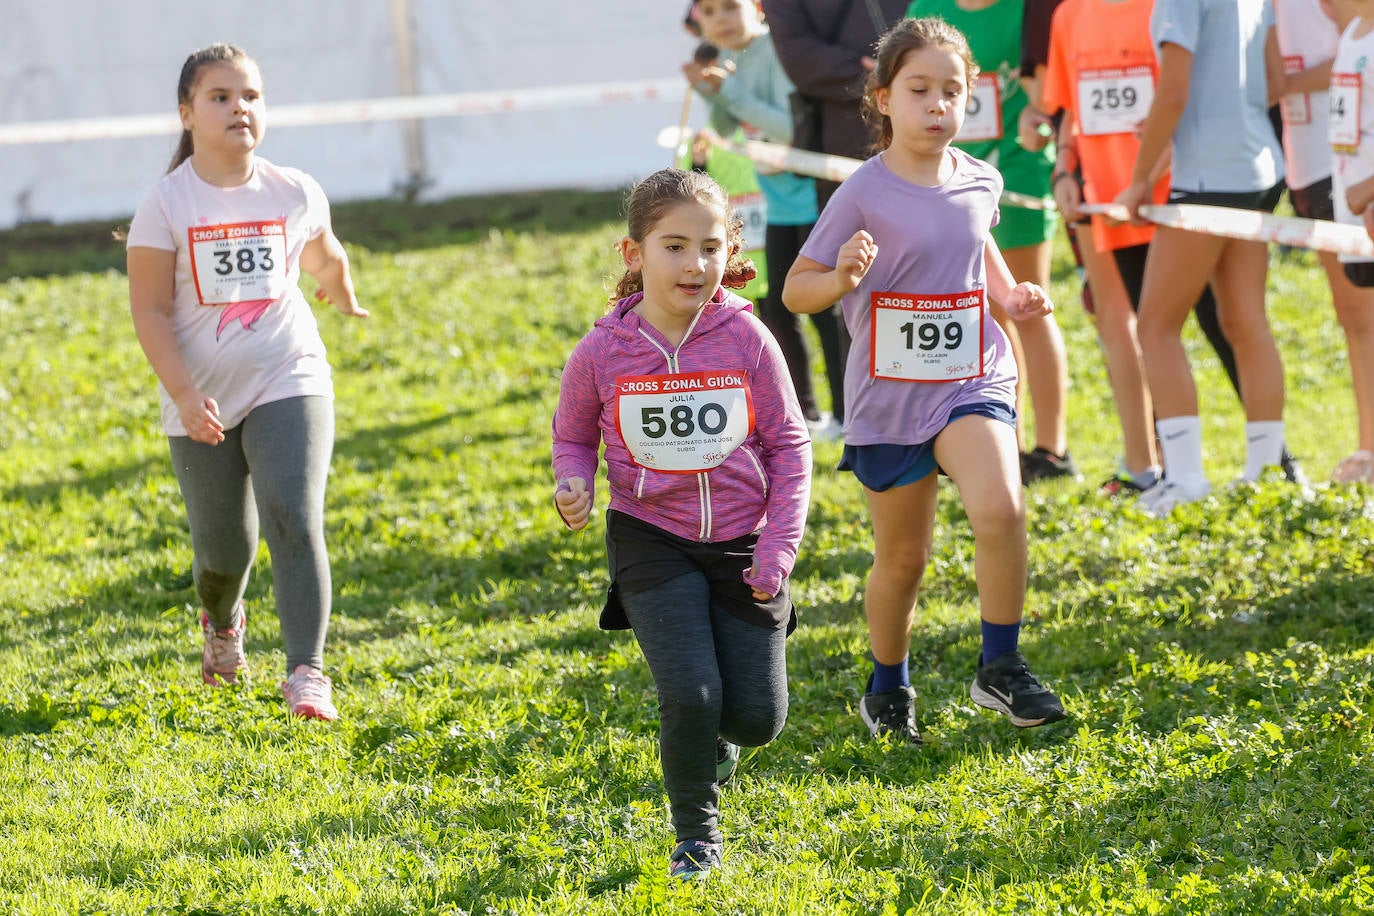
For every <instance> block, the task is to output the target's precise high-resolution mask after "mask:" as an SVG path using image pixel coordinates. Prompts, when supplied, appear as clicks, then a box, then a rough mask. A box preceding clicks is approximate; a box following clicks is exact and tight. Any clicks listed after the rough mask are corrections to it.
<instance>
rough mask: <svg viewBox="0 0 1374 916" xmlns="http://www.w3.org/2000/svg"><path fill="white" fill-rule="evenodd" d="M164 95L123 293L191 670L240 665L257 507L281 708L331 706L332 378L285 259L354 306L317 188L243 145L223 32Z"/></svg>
mask: <svg viewBox="0 0 1374 916" xmlns="http://www.w3.org/2000/svg"><path fill="white" fill-rule="evenodd" d="M177 102H178V111H179V112H180V114H181V123H182V126H183V127H184V130H183V132H182V137H181V143H180V146H179V148H178V150H177V153H176V155H175V157H174V158H173V160H172V164H171V167H170V168H169V170H168V172H167V175H166V177H164V178H163V179H162V181H161V182H159V183H158V184H157V186H156V187H154V188H153V190H152V191H151V192H149V193H148V195H147V196H146V197H145V198H144V199H143V202H142V203H141V204H140V205H139V208H138V212H137V213H136V214H135V215H134V219H133V223H132V224H131V226H130V227H129V234H128V246H129V252H128V259H129V302H130V309H131V311H132V314H133V321H134V329H135V331H136V332H137V334H138V340H139V343H140V344H142V346H143V351H144V353H146V354H147V356H148V361H149V362H150V363H152V366H153V370H154V371H155V372H156V373H157V377H158V382H159V386H158V387H159V390H160V391H161V394H162V425H163V428H164V429H165V430H166V432H167V436H168V440H169V442H170V447H171V452H172V464H173V466H174V468H175V470H176V475H177V482H178V483H179V484H180V485H181V494H182V498H183V499H184V500H185V502H186V515H187V518H188V519H189V521H190V526H191V544H192V547H193V549H194V552H195V558H194V561H193V563H192V572H193V575H194V579H195V585H196V591H197V593H198V594H199V596H200V600H201V603H202V605H203V607H204V610H203V611H202V613H201V621H200V622H201V628H202V630H203V632H204V636H205V647H204V651H203V653H202V656H201V677H202V678H203V679H204V681H205V682H206V683H207V684H217V683H221V682H223V683H234V682H235V681H237V680H238V679H239V678H241V677H244V676H245V675H246V674H247V670H246V660H245V658H244V653H243V634H244V630H245V627H246V621H245V615H244V606H243V592H244V588H245V586H246V585H247V583H248V574H249V572H250V571H251V569H252V565H253V555H254V553H255V552H256V550H257V546H258V522H259V518H261V519H262V521H263V522H264V523H265V524H264V528H265V534H266V537H267V546H268V549H269V550H270V551H271V554H272V567H273V569H272V572H273V581H274V591H275V593H276V599H277V616H278V618H279V620H280V621H281V630H282V640H283V642H284V643H285V644H286V672H287V675H288V677H287V679H286V680H285V681H284V682H283V683H282V685H281V689H282V693H283V694H284V695H285V697H286V702H287V706H288V708H289V709H290V711H291V712H292V713H293V714H295V715H298V716H303V717H307V718H315V719H335V718H337V717H338V711H337V710H336V709H335V707H334V703H333V697H332V685H331V683H330V680H329V678H328V677H326V676H325V675H324V673H323V667H324V664H323V658H322V655H323V648H324V637H325V630H326V628H327V626H328V623H329V607H330V578H329V557H328V554H327V552H326V549H325V543H324V491H325V479H326V477H327V475H328V471H329V457H330V452H331V451H332V449H333V444H334V407H333V396H334V394H333V384H332V382H331V380H330V370H329V363H328V362H327V361H326V359H325V351H324V343H323V341H321V340H320V332H319V328H318V326H317V325H316V323H315V316H314V315H313V314H312V312H311V311H310V306H309V305H308V304H307V303H306V301H305V297H304V296H302V295H301V292H300V289H299V287H298V286H297V281H298V278H299V276H300V272H301V271H302V270H304V271H305V272H306V273H309V274H310V275H311V276H313V277H314V278H315V279H316V280H318V281H319V283H320V286H321V291H320V293H319V294H317V296H318V297H320V298H325V299H328V300H330V301H332V302H334V303H335V304H336V305H337V306H338V309H339V311H341V312H342V313H344V314H345V315H353V316H357V317H360V318H363V317H366V316H367V312H366V311H365V310H363V309H362V308H360V307H359V305H358V300H357V297H356V296H355V295H354V292H353V282H352V279H351V278H350V276H349V269H348V256H347V254H346V253H345V252H344V249H343V246H342V245H341V244H340V243H339V240H338V239H337V238H335V236H334V233H333V230H332V229H331V228H330V219H329V203H328V201H326V200H325V196H324V192H323V191H322V190H320V186H319V185H318V184H316V183H315V181H314V179H312V178H311V177H310V176H308V175H306V174H305V173H303V172H300V171H297V170H295V169H288V168H281V167H279V166H276V165H273V164H272V163H270V162H268V161H267V160H265V159H263V158H261V157H259V156H257V155H255V153H254V151H255V150H256V149H257V146H258V144H259V143H261V141H262V136H263V131H264V129H265V127H266V124H265V121H264V115H265V104H264V102H263V91H262V75H261V74H260V73H259V72H258V66H257V64H256V63H254V62H253V59H252V58H250V57H249V56H248V55H247V54H245V53H244V52H243V51H241V50H239V49H238V48H235V47H233V46H231V45H224V44H217V45H211V46H210V47H208V48H204V49H202V50H199V51H196V52H195V53H194V54H192V55H191V56H190V57H189V58H187V60H186V63H185V65H184V66H183V67H182V70H181V79H180V82H179V83H178V84H177Z"/></svg>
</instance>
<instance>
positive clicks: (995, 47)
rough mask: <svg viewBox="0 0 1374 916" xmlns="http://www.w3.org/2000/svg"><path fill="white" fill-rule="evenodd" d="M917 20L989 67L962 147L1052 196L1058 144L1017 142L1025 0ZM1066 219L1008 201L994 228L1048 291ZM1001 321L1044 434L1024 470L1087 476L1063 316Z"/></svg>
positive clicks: (925, 4)
mask: <svg viewBox="0 0 1374 916" xmlns="http://www.w3.org/2000/svg"><path fill="white" fill-rule="evenodd" d="M906 14H907V15H908V16H934V17H938V18H940V19H943V20H944V21H945V22H947V23H949V24H950V25H951V26H953V27H954V28H956V29H958V30H959V32H960V33H961V34H962V35H963V36H964V38H965V40H966V41H967V42H968V44H969V47H970V49H971V50H972V52H973V60H974V63H975V64H976V65H977V66H978V68H979V71H980V72H979V74H978V79H977V82H976V83H975V84H974V86H973V89H972V92H971V94H970V96H969V101H968V107H967V115H966V117H965V120H964V126H963V127H962V128H961V129H960V135H959V137H958V138H956V142H957V143H958V144H959V148H960V149H963V150H964V151H965V152H967V153H968V154H969V155H970V156H973V157H974V158H977V159H982V160H985V161H986V162H987V163H988V164H989V165H991V166H992V167H993V168H995V169H997V170H998V171H999V172H1000V173H1001V175H1002V179H1003V182H1004V183H1005V186H1006V188H1007V190H1010V191H1016V192H1019V193H1021V194H1025V195H1027V196H1030V197H1038V198H1045V197H1047V196H1048V195H1049V194H1050V173H1051V171H1052V169H1053V166H1054V150H1053V148H1052V147H1050V148H1041V149H1037V150H1030V149H1027V148H1026V147H1024V146H1022V145H1021V144H1020V143H1018V142H1017V124H1018V122H1019V120H1020V117H1021V112H1022V110H1023V109H1024V108H1025V107H1026V104H1027V95H1026V92H1025V90H1024V89H1023V88H1022V86H1021V80H1020V72H1021V28H1022V24H1023V23H1022V20H1023V18H1024V3H1023V0H912V3H911V5H910V7H908V9H907V13H906ZM1058 225H1059V215H1058V214H1057V213H1056V212H1055V211H1054V210H1051V209H1043V210H1032V209H1029V208H1026V207H1008V208H1006V209H1005V210H1004V211H1003V213H1002V219H1001V221H1000V222H999V223H998V224H997V226H996V227H995V228H994V229H993V239H994V240H995V241H996V242H997V247H998V250H1000V251H1001V252H1002V254H1003V256H1004V257H1005V259H1006V263H1007V267H1008V269H1010V270H1011V272H1012V274H1013V275H1014V276H1017V277H1023V278H1025V279H1028V280H1030V281H1031V282H1032V283H1035V284H1036V285H1037V286H1040V287H1045V286H1048V285H1049V282H1050V254H1051V246H1050V240H1051V239H1053V238H1054V233H1055V231H1056V229H1057V227H1058ZM996 308H997V307H996V305H995V304H994V312H993V314H994V315H995V316H996V317H997V320H998V324H1000V325H1002V330H1003V331H1004V332H1005V333H1006V334H1007V336H1008V338H1009V339H1010V340H1011V343H1012V347H1013V348H1014V351H1015V352H1016V362H1017V365H1018V366H1019V367H1020V369H1021V372H1020V375H1021V378H1020V383H1019V386H1018V387H1019V388H1020V389H1021V392H1018V396H1019V395H1020V394H1021V393H1026V392H1028V393H1029V394H1030V403H1031V407H1032V409H1033V410H1034V413H1035V432H1034V435H1022V436H1021V437H1020V438H1023V439H1025V444H1026V445H1027V446H1029V447H1028V448H1027V450H1026V451H1024V452H1023V453H1022V456H1021V476H1022V479H1023V480H1024V482H1026V483H1033V482H1035V481H1037V480H1045V479H1050V478H1056V477H1073V478H1076V477H1077V476H1078V465H1077V464H1075V463H1074V460H1073V458H1072V456H1071V455H1070V454H1069V447H1068V390H1069V368H1068V365H1069V364H1068V356H1067V354H1066V352H1065V349H1064V336H1063V334H1062V333H1060V330H1059V322H1058V321H1057V320H1056V319H1055V318H1054V316H1053V315H1046V316H1044V317H1043V318H1037V319H1034V320H1026V321H1010V320H1008V318H1007V316H1004V315H1001V314H1000V313H999V312H998V311H996Z"/></svg>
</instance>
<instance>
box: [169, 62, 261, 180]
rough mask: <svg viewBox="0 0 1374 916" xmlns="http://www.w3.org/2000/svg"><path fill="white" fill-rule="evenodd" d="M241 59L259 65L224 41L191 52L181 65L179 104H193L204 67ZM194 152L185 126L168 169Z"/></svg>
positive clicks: (178, 82)
mask: <svg viewBox="0 0 1374 916" xmlns="http://www.w3.org/2000/svg"><path fill="white" fill-rule="evenodd" d="M239 61H246V62H247V63H250V64H252V65H253V66H255V67H256V66H257V62H256V61H254V60H253V58H251V57H249V56H248V54H247V52H245V51H244V50H243V49H242V48H236V47H234V46H233V45H227V44H224V43H223V42H219V43H216V44H212V45H210V46H209V47H207V48H201V49H200V50H199V51H193V52H191V56H190V57H188V58H186V63H184V64H182V65H181V78H180V79H179V80H177V104H178V105H190V104H191V97H192V96H194V95H195V93H196V82H197V81H199V79H200V71H201V68H202V67H207V66H209V65H210V64H233V63H238V62H239ZM193 152H195V145H194V143H193V142H192V140H191V132H190V131H189V130H186V129H184V128H183V129H182V131H181V139H180V140H178V141H177V150H176V152H175V153H173V154H172V164H171V165H169V166H167V171H169V172H170V171H172V170H173V169H175V168H176V167H177V166H179V165H181V164H182V163H183V162H185V161H186V160H187V159H190V158H191V154H192V153H193Z"/></svg>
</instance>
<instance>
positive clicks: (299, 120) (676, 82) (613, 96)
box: [0, 78, 682, 146]
mask: <svg viewBox="0 0 1374 916" xmlns="http://www.w3.org/2000/svg"><path fill="white" fill-rule="evenodd" d="M681 93H682V80H681V79H680V78H678V79H665V80H658V81H656V82H649V83H643V82H635V83H588V84H586V85H581V86H550V87H544V88H536V89H516V90H507V91H504V92H468V93H456V94H451V95H416V96H397V97H392V98H384V99H358V100H355V101H348V102H319V103H315V104H309V105H280V106H273V107H269V108H268V111H267V124H268V126H269V127H306V126H311V125H318V124H349V123H356V122H360V121H405V120H414V119H420V118H451V117H459V116H463V115H486V114H503V113H506V112H512V111H543V110H547V109H550V108H575V107H586V106H594V105H623V104H626V103H629V102H658V101H662V100H664V99H676V98H677V97H678V96H679V95H680V94H681ZM179 130H181V121H180V119H178V118H177V116H176V115H175V114H167V115H131V116H129V117H123V118H86V119H80V120H70V121H22V122H18V123H14V124H0V146H5V145H13V144H21V143H65V142H69V141H73V140H108V139H113V138H120V137H146V136H154V135H165V134H174V133H176V132H177V131H179Z"/></svg>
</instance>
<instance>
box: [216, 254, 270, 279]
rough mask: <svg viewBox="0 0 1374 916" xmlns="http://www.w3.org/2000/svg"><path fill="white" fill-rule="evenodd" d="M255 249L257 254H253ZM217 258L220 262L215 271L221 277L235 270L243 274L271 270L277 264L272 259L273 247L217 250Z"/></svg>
mask: <svg viewBox="0 0 1374 916" xmlns="http://www.w3.org/2000/svg"><path fill="white" fill-rule="evenodd" d="M255 250H256V251H257V254H256V255H254V254H253V252H254V251H255ZM215 260H216V261H218V262H219V263H218V264H217V265H216V266H215V273H217V274H219V275H220V276H221V277H227V276H229V275H230V274H231V273H233V272H234V271H235V270H238V272H239V273H241V274H251V273H255V272H256V271H259V270H263V271H267V270H271V269H272V268H273V267H274V266H276V265H275V263H274V262H273V260H272V249H271V248H266V247H260V248H257V249H253V248H237V249H235V250H234V251H216V252H215Z"/></svg>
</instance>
